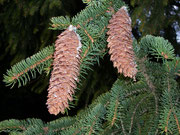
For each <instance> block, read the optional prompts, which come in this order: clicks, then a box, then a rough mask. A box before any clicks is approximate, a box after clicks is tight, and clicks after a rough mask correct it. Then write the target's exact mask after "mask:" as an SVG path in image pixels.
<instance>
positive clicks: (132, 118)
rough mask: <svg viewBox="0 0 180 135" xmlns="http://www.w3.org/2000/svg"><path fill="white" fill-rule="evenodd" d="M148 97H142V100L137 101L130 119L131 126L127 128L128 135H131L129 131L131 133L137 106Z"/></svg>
mask: <svg viewBox="0 0 180 135" xmlns="http://www.w3.org/2000/svg"><path fill="white" fill-rule="evenodd" d="M148 96H149V95H147V96H145V97H143V98H142V99H141V100H140V101H139V103H138V104H137V105H136V107H135V109H134V111H133V115H132V117H131V124H130V128H129V134H131V131H132V127H133V121H134V116H135V114H136V110H137V108H138V107H139V105H140V104H141V103H142V102H143V101H144V100H145V99H146V98H147V97H148Z"/></svg>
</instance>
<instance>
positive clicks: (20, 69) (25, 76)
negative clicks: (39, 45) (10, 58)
mask: <svg viewBox="0 0 180 135" xmlns="http://www.w3.org/2000/svg"><path fill="white" fill-rule="evenodd" d="M53 52H54V46H49V47H46V48H44V49H43V50H41V51H40V52H38V53H37V54H35V55H33V56H31V57H30V58H26V59H25V60H22V61H21V62H19V63H17V64H15V65H14V66H12V67H11V69H10V70H7V75H4V82H5V83H6V84H7V86H12V87H13V86H14V85H15V83H17V82H18V87H20V86H21V85H26V84H27V82H28V81H30V79H31V77H32V78H35V77H36V74H37V73H36V72H37V71H38V73H39V74H42V72H43V71H44V70H46V69H47V70H48V68H49V70H50V65H51V63H52V55H53ZM28 72H30V73H28Z"/></svg>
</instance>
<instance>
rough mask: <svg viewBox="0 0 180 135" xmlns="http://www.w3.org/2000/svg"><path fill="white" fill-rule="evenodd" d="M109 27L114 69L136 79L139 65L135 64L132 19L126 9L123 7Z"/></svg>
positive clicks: (110, 50)
mask: <svg viewBox="0 0 180 135" xmlns="http://www.w3.org/2000/svg"><path fill="white" fill-rule="evenodd" d="M107 27H108V28H109V31H108V32H107V34H108V35H109V37H108V39H107V42H108V47H109V54H110V55H111V61H112V62H113V65H114V67H117V69H118V72H119V73H123V74H124V76H128V77H130V78H133V79H135V76H136V73H137V69H136V67H137V65H136V64H135V62H134V57H135V55H134V52H133V46H132V42H133V40H132V33H131V19H130V17H129V15H128V13H127V9H126V7H122V8H121V9H120V10H119V11H118V12H116V13H115V14H114V15H113V16H112V18H111V19H110V21H109V25H108V26H107Z"/></svg>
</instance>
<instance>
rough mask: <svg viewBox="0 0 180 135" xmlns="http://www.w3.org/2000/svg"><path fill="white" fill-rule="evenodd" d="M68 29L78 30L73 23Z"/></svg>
mask: <svg viewBox="0 0 180 135" xmlns="http://www.w3.org/2000/svg"><path fill="white" fill-rule="evenodd" d="M68 30H69V31H76V27H74V26H73V25H69V27H68Z"/></svg>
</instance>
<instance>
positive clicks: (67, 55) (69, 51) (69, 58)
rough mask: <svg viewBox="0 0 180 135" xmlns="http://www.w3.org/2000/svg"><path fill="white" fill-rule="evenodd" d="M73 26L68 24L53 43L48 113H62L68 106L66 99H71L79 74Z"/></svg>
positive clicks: (79, 46)
mask: <svg viewBox="0 0 180 135" xmlns="http://www.w3.org/2000/svg"><path fill="white" fill-rule="evenodd" d="M75 29H76V28H75V27H73V26H72V25H70V26H69V28H68V29H67V30H65V31H64V32H63V33H61V34H60V35H59V36H58V39H57V40H56V43H55V52H54V61H53V70H52V73H51V78H50V84H49V88H48V100H47V103H46V104H47V105H48V110H49V112H50V114H54V115H57V114H58V113H59V112H61V113H64V111H65V108H68V107H69V105H68V101H72V100H73V98H72V94H73V93H74V89H75V88H76V81H78V79H77V77H78V75H79V65H80V48H81V42H80V37H79V35H78V34H77V33H76V32H75Z"/></svg>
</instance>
